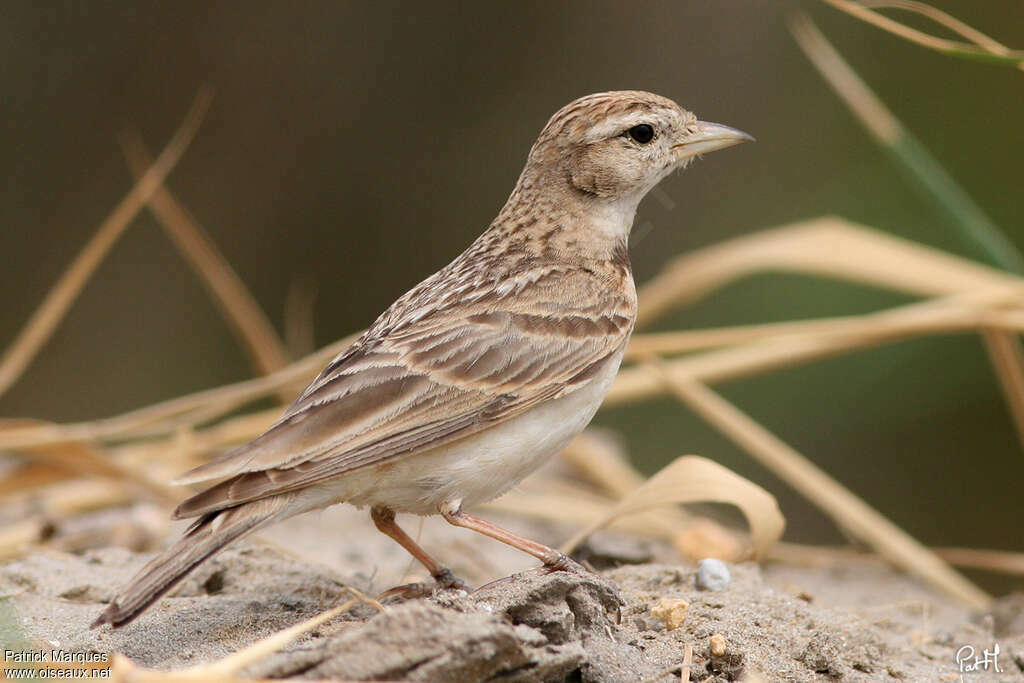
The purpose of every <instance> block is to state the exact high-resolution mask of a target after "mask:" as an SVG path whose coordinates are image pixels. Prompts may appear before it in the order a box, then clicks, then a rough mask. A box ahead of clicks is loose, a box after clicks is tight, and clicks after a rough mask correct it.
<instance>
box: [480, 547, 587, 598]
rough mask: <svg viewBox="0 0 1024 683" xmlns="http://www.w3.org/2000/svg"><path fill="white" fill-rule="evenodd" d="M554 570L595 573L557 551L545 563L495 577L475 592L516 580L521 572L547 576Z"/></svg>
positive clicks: (572, 572) (571, 572)
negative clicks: (517, 572)
mask: <svg viewBox="0 0 1024 683" xmlns="http://www.w3.org/2000/svg"><path fill="white" fill-rule="evenodd" d="M553 572H568V573H570V574H593V572H592V571H591V570H589V569H587V568H586V567H584V566H583V565H582V564H580V563H579V562H577V561H576V560H574V559H572V558H571V557H569V556H568V555H566V554H565V553H559V552H557V551H556V552H555V554H553V555H552V556H551V558H550V560H547V561H545V562H544V564H542V565H541V566H539V567H534V568H533V569H527V570H526V571H524V572H521V573H520V574H513V575H512V576H505V577H502V578H500V579H495V580H494V581H491V582H490V583H486V584H484V585H482V586H480V587H479V588H477V589H476V590H475V591H473V592H474V593H477V592H479V591H482V590H489V589H491V588H494V587H495V586H500V585H501V584H503V583H505V582H507V581H512V580H514V579H515V578H516V577H517V576H520V575H521V574H537V575H539V576H547V575H548V574H551V573H553Z"/></svg>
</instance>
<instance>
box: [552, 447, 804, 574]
mask: <svg viewBox="0 0 1024 683" xmlns="http://www.w3.org/2000/svg"><path fill="white" fill-rule="evenodd" d="M694 502H713V503H728V504H730V505H735V506H736V507H738V508H739V509H740V510H741V511H742V512H743V515H744V516H745V517H746V518H747V522H748V524H749V525H750V536H751V540H752V541H753V545H754V555H755V557H759V556H761V555H763V554H764V553H765V552H766V551H767V550H768V548H770V547H771V546H772V544H774V543H775V542H777V541H778V540H779V538H781V537H782V530H783V529H784V528H785V520H784V519H783V517H782V513H781V512H779V507H778V504H777V503H776V502H775V498H774V497H773V496H772V495H771V494H770V493H768V492H767V491H765V490H764V489H762V488H761V487H759V486H757V485H756V484H753V483H751V482H749V481H747V480H746V479H744V478H743V477H740V476H739V475H737V474H734V473H733V472H731V471H729V470H727V469H726V468H724V467H722V466H721V465H719V464H718V463H716V462H713V461H711V460H708V459H706V458H701V457H699V456H696V455H687V456H683V457H681V458H676V459H675V460H674V461H672V462H671V463H669V464H668V465H667V466H665V467H664V468H662V469H661V470H660V471H659V472H658V473H657V474H655V475H654V476H653V477H651V478H650V479H648V480H647V481H646V482H644V483H643V484H642V485H641V486H640V487H639V488H637V489H635V490H633V491H631V492H630V493H629V495H627V496H625V497H624V498H622V499H621V500H620V501H619V502H618V503H617V504H616V505H615V506H614V507H612V509H611V510H608V511H606V512H605V513H604V514H603V515H602V516H601V517H600V518H599V519H597V520H595V521H594V522H593V523H591V524H590V525H589V526H588V527H586V528H585V529H583V530H581V531H580V532H579V533H577V534H576V535H574V536H573V537H572V538H571V539H569V540H568V541H566V542H565V543H564V544H563V545H562V547H561V550H562V552H565V553H570V552H572V551H573V550H574V549H576V548H577V547H578V546H579V544H580V543H582V542H583V541H584V540H585V539H586V538H587V537H588V536H590V535H591V534H592V533H594V532H595V531H597V530H598V529H600V528H602V527H604V526H606V525H607V524H608V523H610V522H611V521H612V520H614V519H617V518H619V517H622V516H624V515H628V514H631V513H633V512H638V511H640V510H646V509H650V508H653V507H659V506H662V505H674V504H679V503H694Z"/></svg>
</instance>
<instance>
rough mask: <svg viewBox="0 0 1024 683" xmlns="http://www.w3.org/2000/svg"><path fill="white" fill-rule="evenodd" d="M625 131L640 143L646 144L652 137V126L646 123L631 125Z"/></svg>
mask: <svg viewBox="0 0 1024 683" xmlns="http://www.w3.org/2000/svg"><path fill="white" fill-rule="evenodd" d="M626 132H627V133H629V137H631V138H633V139H634V140H636V141H637V142H639V143H640V144H641V145H646V144H647V143H648V142H650V141H651V140H653V139H654V128H653V127H652V126H649V125H647V124H646V123H641V124H640V125H639V126H633V127H632V128H630V129H629V130H628V131H626Z"/></svg>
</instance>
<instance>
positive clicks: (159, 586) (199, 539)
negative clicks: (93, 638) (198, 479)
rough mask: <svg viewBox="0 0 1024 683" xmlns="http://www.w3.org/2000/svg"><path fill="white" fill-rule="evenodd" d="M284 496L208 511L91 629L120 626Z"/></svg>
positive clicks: (274, 515) (260, 522)
mask: <svg viewBox="0 0 1024 683" xmlns="http://www.w3.org/2000/svg"><path fill="white" fill-rule="evenodd" d="M283 498H284V497H272V498H264V499H263V500H257V501H253V502H251V503H246V504H243V505H239V506H238V507H233V508H227V509H225V510H217V511H215V512H210V513H207V514H205V515H203V516H202V517H200V518H199V519H197V520H196V521H195V523H194V524H193V525H192V526H191V527H189V529H188V531H186V532H185V535H184V536H182V537H181V538H180V539H179V540H178V542H177V543H175V544H174V545H172V546H171V547H170V548H168V549H167V550H164V551H163V552H162V553H160V554H159V555H157V556H156V557H155V558H153V559H152V560H151V561H150V562H149V564H147V565H146V566H145V567H143V568H142V569H141V570H140V571H139V573H138V574H136V575H135V578H133V579H132V581H131V583H129V584H128V587H127V588H125V589H124V590H122V591H121V592H120V593H119V594H118V596H117V597H116V598H114V600H113V601H112V602H111V603H110V605H108V606H107V608H106V609H105V610H103V613H102V614H100V616H99V617H98V618H97V619H96V621H94V622H93V624H92V626H91V628H96V627H97V626H102V625H103V624H110V625H111V626H114V627H117V626H123V625H125V624H127V623H128V622H130V621H131V620H132V619H134V618H135V617H137V616H139V615H140V614H142V612H143V611H144V610H145V609H146V608H147V607H149V606H150V605H151V604H153V603H154V602H155V601H156V600H157V599H159V598H160V596H162V595H163V594H164V593H166V592H167V591H169V590H171V589H172V588H174V587H175V586H176V585H178V583H179V582H180V581H181V580H182V579H184V578H185V577H186V576H188V575H189V574H190V573H191V572H192V570H193V569H195V568H196V567H198V566H199V565H200V564H202V563H203V562H204V561H205V560H207V559H209V558H210V557H211V556H213V555H214V554H215V553H217V552H218V551H219V550H221V549H222V548H223V547H224V546H226V545H227V544H229V543H231V542H232V541H236V540H238V539H239V538H241V537H243V536H245V535H246V534H249V533H252V532H253V531H255V530H256V529H259V528H260V527H263V526H266V525H267V524H269V523H270V522H273V521H276V520H277V519H278V518H279V513H280V512H282V508H283V507H284V505H285V503H286V501H285V500H283Z"/></svg>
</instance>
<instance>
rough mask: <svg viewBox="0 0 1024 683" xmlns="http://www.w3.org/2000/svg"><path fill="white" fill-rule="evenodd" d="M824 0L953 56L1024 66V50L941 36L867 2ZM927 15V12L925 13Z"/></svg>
mask: <svg viewBox="0 0 1024 683" xmlns="http://www.w3.org/2000/svg"><path fill="white" fill-rule="evenodd" d="M824 2H826V3H828V4H829V5H832V6H833V7H835V8H836V9H838V10H841V11H843V12H846V13H847V14H849V15H851V16H854V17H856V18H858V19H860V20H861V21H865V22H867V23H869V24H871V25H873V26H876V27H878V28H880V29H882V30H883V31H888V32H889V33H892V34H894V35H897V36H899V37H900V38H903V39H904V40H908V41H910V42H911V43H915V44H917V45H920V46H922V47H926V48H928V49H930V50H935V51H936V52H941V53H942V54H945V55H949V56H951V57H963V58H966V59H976V60H979V61H984V62H992V63H995V64H1003V65H1007V66H1015V67H1017V68H1018V69H1021V68H1024V51H1022V50H1011V49H1009V48H1006V47H1005V46H1003V45H1000V44H998V43H996V44H992V43H986V44H983V45H981V46H978V45H974V44H972V43H964V42H960V41H957V40H947V39H945V38H939V37H937V36H933V35H931V34H928V33H925V32H924V31H918V30H917V29H914V28H911V27H909V26H907V25H906V24H901V23H900V22H898V21H896V20H894V19H890V18H889V17H887V16H885V15H883V14H879V13H878V12H875V11H874V10H873V9H871V8H870V7H869V6H867V5H865V4H862V3H857V2H851V1H850V0H824ZM904 9H907V7H904ZM926 16H928V15H927V14H926ZM961 33H962V32H961ZM993 42H994V41H993Z"/></svg>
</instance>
